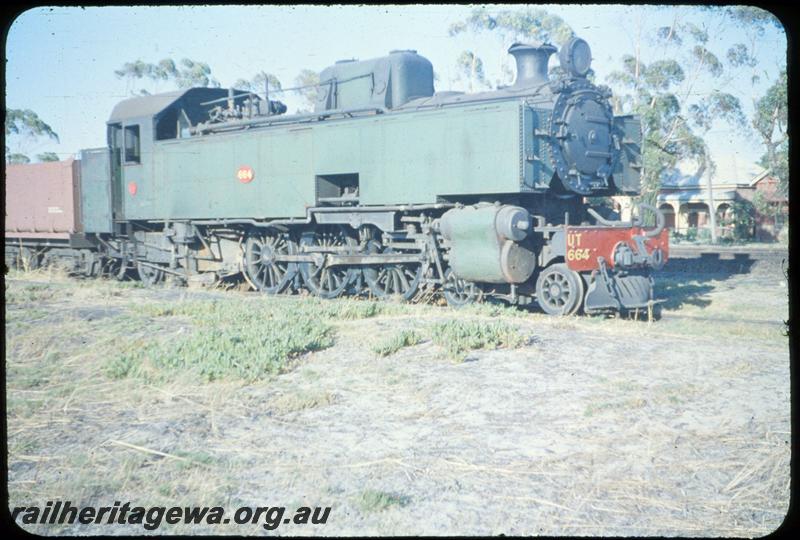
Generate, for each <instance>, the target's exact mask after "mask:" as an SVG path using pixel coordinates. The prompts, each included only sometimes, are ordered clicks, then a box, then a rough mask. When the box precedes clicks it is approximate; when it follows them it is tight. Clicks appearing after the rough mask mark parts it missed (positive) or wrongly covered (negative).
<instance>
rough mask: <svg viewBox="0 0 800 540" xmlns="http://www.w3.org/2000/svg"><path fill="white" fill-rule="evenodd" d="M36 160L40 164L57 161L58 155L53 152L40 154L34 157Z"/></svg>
mask: <svg viewBox="0 0 800 540" xmlns="http://www.w3.org/2000/svg"><path fill="white" fill-rule="evenodd" d="M36 159H37V160H39V161H41V162H42V163H45V162H48V161H58V154H56V153H55V152H42V153H41V154H37V155H36Z"/></svg>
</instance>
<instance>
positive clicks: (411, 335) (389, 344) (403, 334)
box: [372, 330, 422, 356]
mask: <svg viewBox="0 0 800 540" xmlns="http://www.w3.org/2000/svg"><path fill="white" fill-rule="evenodd" d="M421 341H422V336H420V335H419V334H418V333H417V332H415V331H414V330H402V331H400V332H398V333H396V334H393V335H391V336H389V337H388V338H386V339H384V340H382V341H380V342H378V343H376V344H375V345H373V346H372V352H374V353H375V354H377V355H378V356H389V355H391V354H394V353H396V352H397V351H399V350H400V349H402V348H403V347H411V346H413V345H416V344H418V343H420V342H421Z"/></svg>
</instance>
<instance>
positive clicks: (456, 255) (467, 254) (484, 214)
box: [443, 205, 505, 283]
mask: <svg viewBox="0 0 800 540" xmlns="http://www.w3.org/2000/svg"><path fill="white" fill-rule="evenodd" d="M498 210H499V207H497V206H494V205H491V206H483V207H478V208H475V207H472V206H467V207H465V208H463V209H459V210H451V211H450V212H448V214H449V215H445V218H443V219H448V221H449V222H450V223H449V225H450V230H451V232H450V243H451V245H452V247H451V249H450V253H449V264H450V266H452V267H453V268H454V269H456V272H457V273H458V275H459V277H461V278H463V279H467V280H475V279H479V280H480V281H485V282H492V283H503V282H504V281H505V279H504V278H503V271H502V268H501V267H500V249H501V247H502V240H501V239H500V238H499V237H498V235H497V232H496V230H495V218H496V217H497V211H498Z"/></svg>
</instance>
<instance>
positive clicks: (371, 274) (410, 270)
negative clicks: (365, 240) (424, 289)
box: [362, 240, 422, 300]
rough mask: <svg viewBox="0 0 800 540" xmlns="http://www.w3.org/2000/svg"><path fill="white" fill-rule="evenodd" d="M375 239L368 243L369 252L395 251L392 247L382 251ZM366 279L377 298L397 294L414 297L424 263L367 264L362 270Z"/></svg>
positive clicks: (407, 298)
mask: <svg viewBox="0 0 800 540" xmlns="http://www.w3.org/2000/svg"><path fill="white" fill-rule="evenodd" d="M380 249H381V246H380V244H379V243H378V242H376V241H375V240H371V241H370V242H369V244H368V245H367V253H370V254H373V253H379V252H380V253H385V254H390V253H395V251H394V250H393V249H392V248H386V249H384V250H383V251H382V252H381V251H380ZM362 272H363V274H364V281H366V282H367V286H368V287H369V290H370V291H371V292H372V294H373V295H374V296H375V297H376V298H388V297H390V296H393V295H397V296H399V297H400V298H402V299H403V300H409V299H410V298H412V297H413V296H414V295H415V294H416V293H417V290H418V289H419V282H420V280H421V279H422V263H401V264H394V263H392V264H381V265H370V266H366V267H365V268H364V270H363V271H362Z"/></svg>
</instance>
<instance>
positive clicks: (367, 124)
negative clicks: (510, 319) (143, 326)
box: [80, 38, 668, 314]
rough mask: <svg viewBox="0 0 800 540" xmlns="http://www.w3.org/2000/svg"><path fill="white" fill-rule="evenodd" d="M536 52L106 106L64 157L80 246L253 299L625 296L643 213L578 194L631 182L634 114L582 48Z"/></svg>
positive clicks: (613, 302)
mask: <svg viewBox="0 0 800 540" xmlns="http://www.w3.org/2000/svg"><path fill="white" fill-rule="evenodd" d="M556 52H557V50H556V48H555V47H553V46H552V45H549V44H538V45H523V44H515V45H513V46H512V47H511V48H510V49H509V53H510V54H511V55H513V56H514V59H515V61H516V67H517V76H516V80H515V82H514V84H513V85H511V86H507V87H502V88H498V89H497V90H495V91H489V92H482V93H474V94H465V93H460V92H435V91H434V80H433V67H432V65H431V63H430V62H429V61H428V60H427V59H425V58H424V57H423V56H421V55H419V54H417V52H416V51H409V50H405V51H392V52H391V53H390V54H389V55H387V56H384V57H380V58H376V59H372V60H367V61H354V60H350V61H340V62H337V63H336V64H334V65H333V66H331V67H329V68H327V69H325V70H323V71H322V72H321V73H320V83H319V87H318V88H317V93H316V94H317V102H316V104H315V107H314V111H313V112H310V113H305V114H294V115H288V114H285V111H286V107H285V106H284V105H283V104H282V103H280V102H279V101H276V100H273V99H270V95H269V92H268V91H266V92H265V94H264V95H256V94H255V93H252V92H240V91H237V90H223V89H212V88H192V89H187V90H182V91H179V92H171V93H166V94H159V95H153V96H146V97H137V98H132V99H129V100H126V101H123V102H121V103H120V104H119V105H117V106H116V107H115V108H114V110H113V112H112V114H111V117H110V119H109V121H108V124H107V133H108V146H107V147H106V148H102V149H94V150H87V151H84V152H82V156H81V178H80V185H81V205H82V212H81V215H82V219H83V227H82V230H81V231H80V238H81V239H82V240H83V241H85V242H86V243H88V244H91V245H94V246H96V249H97V250H98V252H100V253H101V255H102V257H104V258H105V259H106V260H108V261H111V262H112V263H113V265H114V268H115V270H114V271H115V272H116V273H118V274H119V275H123V274H124V273H126V272H129V271H130V270H131V269H135V270H136V272H138V275H139V276H140V277H141V279H142V280H143V281H145V282H146V283H148V284H153V283H156V282H158V281H160V280H161V279H163V278H164V277H165V276H172V277H173V278H175V279H178V280H182V281H190V280H203V281H209V282H213V281H214V280H217V279H222V278H227V277H231V276H235V275H239V274H241V275H242V276H243V277H244V279H246V280H247V282H249V283H250V285H251V286H252V287H253V288H254V289H257V290H259V291H263V292H265V293H269V294H277V293H291V292H293V291H299V290H301V289H306V290H308V291H309V292H311V293H312V294H315V295H318V296H320V297H323V298H333V297H336V296H339V295H342V294H368V295H372V296H375V297H386V296H393V295H397V296H400V297H402V298H404V299H407V300H410V299H413V298H418V297H422V296H430V295H435V294H440V293H441V294H443V295H444V297H445V298H446V299H447V301H448V303H450V304H451V305H462V304H464V303H467V302H472V301H475V300H479V299H481V298H485V297H495V298H499V299H503V300H506V301H509V302H512V303H515V304H526V303H532V302H534V301H535V302H537V303H538V304H539V305H540V306H541V308H542V309H543V310H544V311H545V312H547V313H551V314H570V313H575V312H576V311H578V310H580V309H585V310H586V311H588V312H591V311H597V310H605V309H612V310H626V309H634V308H641V307H645V306H647V305H648V304H650V303H651V302H652V300H653V290H652V283H653V282H652V278H651V276H650V274H651V271H652V270H653V269H658V268H660V266H661V265H662V264H663V263H664V261H665V260H666V256H667V253H668V245H667V233H666V231H664V230H663V219H661V217H660V215H659V214H658V212H657V211H655V213H656V215H657V216H658V218H659V219H658V221H657V223H656V225H655V227H654V228H650V229H645V228H643V227H642V226H641V223H640V222H638V221H636V220H633V221H627V222H622V221H610V220H607V219H605V218H603V217H601V216H600V215H599V214H597V213H596V212H594V211H593V210H592V209H591V208H590V207H589V206H588V205H587V204H586V202H585V201H586V197H610V196H613V195H636V194H637V193H638V192H639V189H640V180H639V170H640V167H641V164H640V157H641V152H640V143H641V135H640V125H639V122H638V119H636V118H634V117H631V116H615V115H614V114H613V112H612V109H611V107H610V104H609V97H610V92H609V90H608V89H606V88H604V87H600V86H596V85H594V84H593V83H591V82H590V81H589V80H588V79H587V74H588V73H589V70H590V63H591V52H590V50H589V46H588V44H587V43H586V42H585V41H583V40H582V39H579V38H573V39H572V40H571V41H569V42H568V43H567V44H566V45H564V46H562V48H561V50H560V51H558V54H559V60H560V66H561V72H562V74H561V75H560V76H559V77H554V76H551V74H549V73H548V61H549V59H550V57H551V56H552V55H553V54H554V53H556ZM267 90H268V89H267ZM592 221H593V222H595V224H594V225H589V223H590V222H592Z"/></svg>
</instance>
